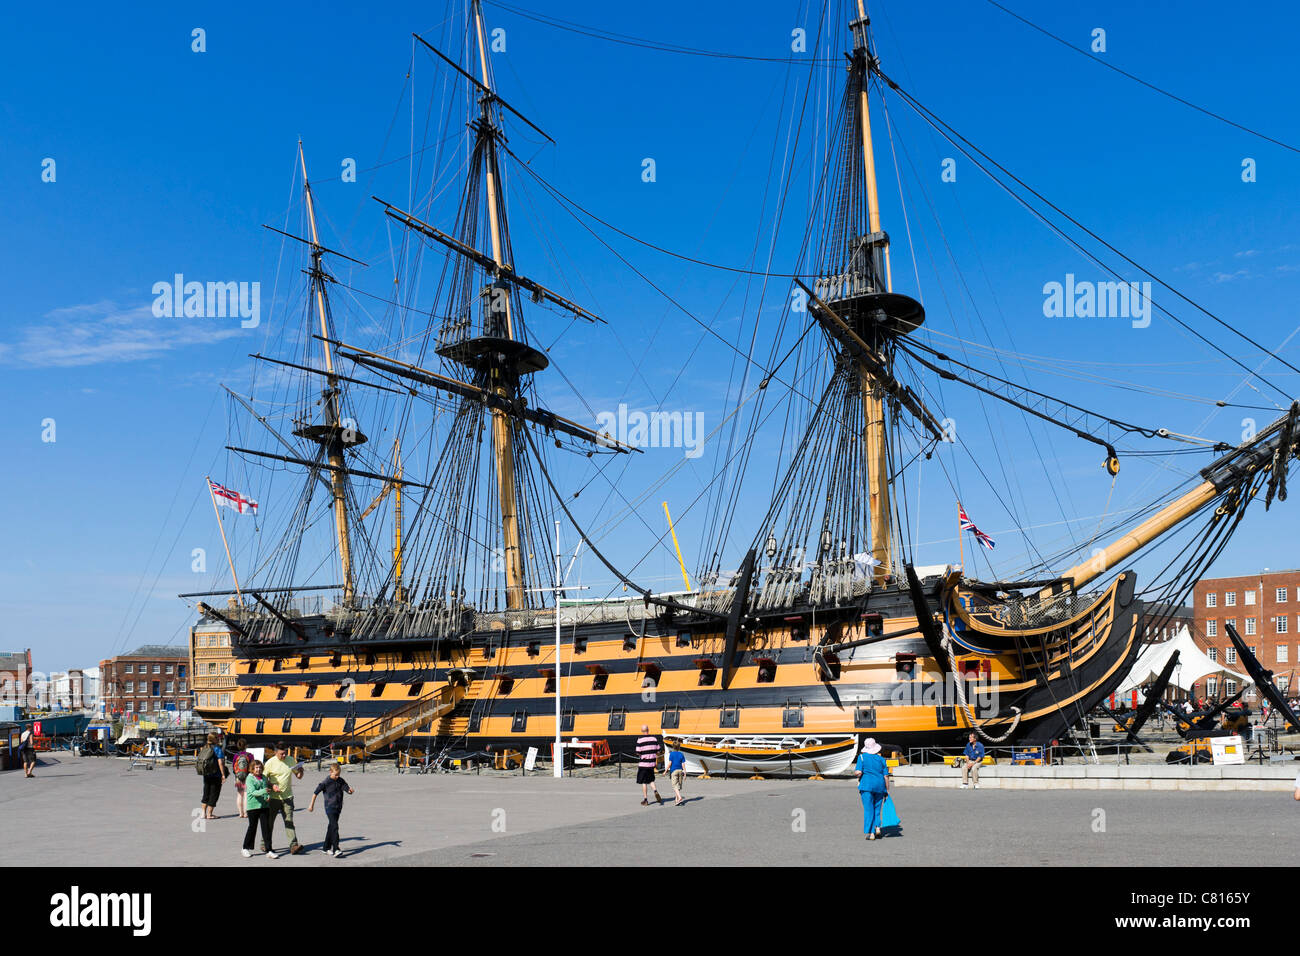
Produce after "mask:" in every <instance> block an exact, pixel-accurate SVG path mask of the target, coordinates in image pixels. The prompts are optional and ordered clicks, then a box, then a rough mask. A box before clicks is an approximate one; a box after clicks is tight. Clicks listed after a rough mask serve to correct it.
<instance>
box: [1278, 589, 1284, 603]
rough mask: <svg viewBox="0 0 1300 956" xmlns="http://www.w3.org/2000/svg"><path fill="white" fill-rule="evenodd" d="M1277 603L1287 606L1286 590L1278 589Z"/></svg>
mask: <svg viewBox="0 0 1300 956" xmlns="http://www.w3.org/2000/svg"><path fill="white" fill-rule="evenodd" d="M1277 602H1278V603H1279V604H1285V603H1286V588H1278V589H1277Z"/></svg>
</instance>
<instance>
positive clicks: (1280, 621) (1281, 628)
mask: <svg viewBox="0 0 1300 956" xmlns="http://www.w3.org/2000/svg"><path fill="white" fill-rule="evenodd" d="M1290 623H1291V621H1290V618H1287V617H1284V616H1283V615H1281V614H1279V615H1278V616H1277V632H1278V633H1279V634H1285V633H1286V632H1287V626H1288V625H1289V624H1290Z"/></svg>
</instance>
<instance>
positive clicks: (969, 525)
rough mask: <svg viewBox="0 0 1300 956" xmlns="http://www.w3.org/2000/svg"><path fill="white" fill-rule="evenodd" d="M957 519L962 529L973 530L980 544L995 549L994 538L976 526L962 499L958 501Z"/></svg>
mask: <svg viewBox="0 0 1300 956" xmlns="http://www.w3.org/2000/svg"><path fill="white" fill-rule="evenodd" d="M957 521H958V523H959V525H960V526H961V530H962V531H969V532H971V533H972V534H974V535H975V538H976V540H978V541H979V543H980V544H982V545H984V547H986V548H988V549H989V550H990V551H992V550H993V548H994V543H993V539H992V538H990V537H989V536H988V535H986V534H985V533H984V532H983V531H981V530H980V529H979V528H977V527H975V522H974V521H971V520H970V516H969V515H967V514H966V509H965V508H963V507H962V506H961V502H960V501H959V502H957Z"/></svg>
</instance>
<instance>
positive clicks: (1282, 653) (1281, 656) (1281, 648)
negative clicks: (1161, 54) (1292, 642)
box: [1277, 644, 1290, 664]
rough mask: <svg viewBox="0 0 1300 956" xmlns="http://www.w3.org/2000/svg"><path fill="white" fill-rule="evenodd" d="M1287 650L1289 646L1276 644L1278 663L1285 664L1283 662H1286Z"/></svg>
mask: <svg viewBox="0 0 1300 956" xmlns="http://www.w3.org/2000/svg"><path fill="white" fill-rule="evenodd" d="M1289 650H1290V648H1288V647H1287V645H1285V644H1279V645H1278V646H1277V662H1278V663H1279V664H1285V663H1287V657H1288V656H1289V655H1288V654H1287V652H1288V651H1289Z"/></svg>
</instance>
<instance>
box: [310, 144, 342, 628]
mask: <svg viewBox="0 0 1300 956" xmlns="http://www.w3.org/2000/svg"><path fill="white" fill-rule="evenodd" d="M298 162H299V164H300V165H301V166H302V189H303V194H304V196H305V197H306V201H307V220H308V223H309V224H310V226H311V243H312V253H311V262H312V271H311V277H312V284H313V285H314V286H315V287H316V289H315V293H316V294H315V300H316V313H317V315H318V316H319V318H320V332H321V338H322V339H324V340H325V341H324V342H323V343H322V345H323V347H324V350H325V372H326V374H327V376H328V378H327V379H326V381H327V383H328V387H327V390H326V394H327V398H326V401H325V423H326V425H327V426H328V428H329V431H328V432H327V433H326V435H325V436H324V438H323V440H324V443H325V445H326V453H327V454H328V456H329V463H330V494H331V496H332V497H333V499H334V532H335V535H336V536H337V538H338V546H339V562H340V564H341V565H342V572H343V604H344V605H345V606H346V605H350V604H351V603H352V601H353V594H354V589H355V582H354V579H353V576H352V538H351V535H350V534H349V533H348V508H347V470H346V468H345V466H344V462H343V447H344V445H343V440H342V435H341V433H340V418H339V386H338V380H337V378H336V377H335V374H334V355H333V349H332V348H331V347H330V344H329V342H330V339H331V333H330V327H329V320H328V315H329V312H328V310H327V309H326V307H325V279H324V275H325V273H324V270H323V269H322V268H321V261H320V260H321V254H322V251H323V249H324V247H323V246H321V244H320V235H319V233H318V232H317V230H316V206H315V204H314V203H313V201H312V196H311V183H310V182H309V181H308V180H307V157H306V156H305V155H304V153H303V149H302V141H301V140H300V141H299V142H298Z"/></svg>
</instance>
